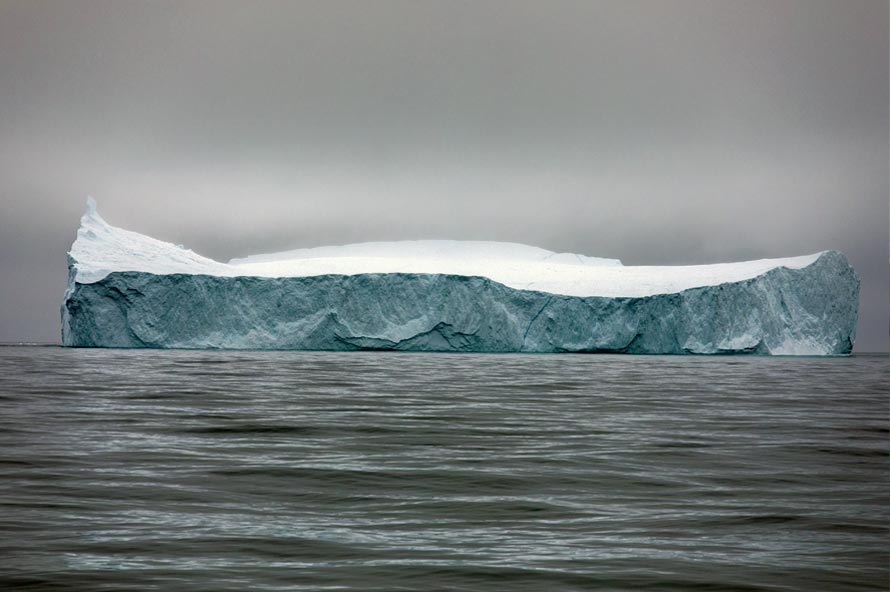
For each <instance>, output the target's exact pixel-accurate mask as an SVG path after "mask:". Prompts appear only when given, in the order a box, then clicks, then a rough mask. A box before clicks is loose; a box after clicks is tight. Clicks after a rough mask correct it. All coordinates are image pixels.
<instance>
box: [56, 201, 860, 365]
mask: <svg viewBox="0 0 890 592" xmlns="http://www.w3.org/2000/svg"><path fill="white" fill-rule="evenodd" d="M69 265H70V271H69V286H68V290H67V291H66V293H65V300H64V303H63V305H62V342H63V344H64V345H69V346H85V347H159V348H174V347H178V348H255V349H325V350H354V349H394V350H411V351H475V352H627V353H678V354H679V353H702V354H716V353H759V354H792V355H831V354H844V353H849V352H850V351H851V349H852V346H853V340H854V332H855V326H856V317H857V304H858V291H859V281H858V278H857V277H856V274H855V272H854V271H853V269H852V268H851V267H850V265H849V264H848V263H847V260H846V258H845V257H844V256H843V255H842V254H840V253H838V252H835V251H827V252H823V253H819V254H816V255H811V256H806V257H796V258H790V259H775V260H762V261H753V262H745V263H735V264H720V265H707V266H690V267H624V266H622V265H621V263H620V262H618V261H616V260H611V259H597V258H591V257H582V256H578V255H572V254H556V253H551V252H549V251H545V250H543V249H537V248H535V247H528V246H524V245H512V244H504V243H489V242H469V243H459V242H453V241H416V242H404V243H368V244H363V245H348V246H346V247H324V248H320V249H303V250H299V251H291V252H288V253H281V254H273V255H263V256H257V257H250V258H247V259H241V260H234V261H232V262H230V263H228V264H226V263H219V262H216V261H213V260H211V259H207V258H205V257H201V256H200V255H197V254H195V253H193V252H191V251H188V250H185V249H183V248H181V247H177V246H174V245H171V244H169V243H164V242H162V241H157V240H155V239H151V238H149V237H145V236H143V235H139V234H137V233H132V232H128V231H125V230H121V229H118V228H114V227H113V226H110V225H108V224H107V223H105V222H104V220H102V219H101V217H99V215H98V214H97V213H96V211H95V205H94V204H91V205H90V207H89V208H88V211H87V214H86V215H84V217H83V219H82V221H81V228H80V230H79V231H78V238H77V240H76V241H75V243H74V245H73V246H72V249H71V252H70V254H69Z"/></svg>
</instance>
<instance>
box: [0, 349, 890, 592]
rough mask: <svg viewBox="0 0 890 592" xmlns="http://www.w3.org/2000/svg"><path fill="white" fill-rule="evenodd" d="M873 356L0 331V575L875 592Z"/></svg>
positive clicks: (101, 581)
mask: <svg viewBox="0 0 890 592" xmlns="http://www.w3.org/2000/svg"><path fill="white" fill-rule="evenodd" d="M888 368H890V365H888V356H887V355H856V356H853V357H840V358H770V357H682V356H673V357H662V356H620V355H497V354H489V355H469V354H416V353H415V354H410V353H370V352H356V353H322V352H318V353H307V352H222V351H147V350H146V351H134V350H84V349H63V348H59V347H11V346H10V347H0V589H3V590H6V589H11V590H14V589H28V590H60V591H61V590H76V591H80V590H84V591H88V590H109V591H111V590H114V591H118V590H122V591H127V590H162V591H165V592H166V591H173V592H175V591H180V590H195V591H197V590H221V591H227V590H238V591H242V590H245V591H246V590H338V591H339V590H362V591H366V590H370V591H377V590H379V591H383V590H387V591H389V590H423V591H427V590H467V591H469V590H497V591H514V590H520V591H521V590H543V591H550V590H658V591H662V590H664V591H669V590H670V591H673V590H683V591H686V590H693V591H696V590H698V591H711V590H713V591H717V590H720V591H722V590H740V591H753V590H774V591H792V590H800V591H806V592H814V591H823V590H827V591H844V590H850V591H853V590H857V591H859V590H887V589H888V541H890V538H888V535H890V531H888V525H890V499H888V477H890V471H888V469H890V463H888V425H890V424H888V421H890V400H888V392H890V380H888V379H890V372H888Z"/></svg>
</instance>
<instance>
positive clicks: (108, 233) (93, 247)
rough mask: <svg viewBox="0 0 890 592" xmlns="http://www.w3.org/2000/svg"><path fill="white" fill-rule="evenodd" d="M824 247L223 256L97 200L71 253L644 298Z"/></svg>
mask: <svg viewBox="0 0 890 592" xmlns="http://www.w3.org/2000/svg"><path fill="white" fill-rule="evenodd" d="M820 255H822V253H815V254H812V255H804V256H800V257H789V258H783V259H760V260H756V261H746V262H740V263H719V264H714V265H689V266H660V267H659V266H623V265H622V264H621V262H620V261H618V260H616V259H601V258H597V257H586V256H583V255H575V254H571V253H554V252H552V251H547V250H545V249H540V248H538V247H532V246H527V245H521V244H516V243H499V242H488V241H445V240H423V241H399V242H379V243H359V244H352V245H344V246H330V247H317V248H311V249H298V250H293V251H287V252H283V253H272V254H266V255H255V256H251V257H246V258H243V259H233V260H232V261H230V262H229V263H221V262H218V261H214V260H213V259H209V258H207V257H203V256H201V255H198V254H197V253H194V252H193V251H191V250H188V249H185V248H183V247H180V246H177V245H173V244H171V243H167V242H164V241H160V240H157V239H154V238H151V237H148V236H145V235H142V234H139V233H136V232H131V231H128V230H123V229H120V228H116V227H114V226H111V225H110V224H108V223H107V222H105V220H103V219H102V217H101V216H100V215H99V213H98V211H97V209H96V202H95V201H94V200H92V198H90V199H89V200H88V202H87V211H86V213H85V214H84V215H83V217H82V218H81V225H80V228H79V229H78V232H77V239H76V240H75V242H74V244H73V245H72V247H71V250H70V252H69V257H70V262H71V265H72V269H73V273H74V277H73V279H74V282H76V283H80V284H91V283H95V282H98V281H100V280H102V279H103V278H105V277H106V276H108V274H110V273H113V272H119V271H135V272H144V273H151V274H156V275H166V274H193V275H210V276H219V277H251V276H253V277H276V278H286V277H292V278H296V277H311V276H321V275H330V274H335V275H348V276H352V275H360V274H371V273H415V274H448V275H458V276H479V277H485V278H489V279H491V280H494V281H496V282H499V283H501V284H504V285H506V286H508V287H510V288H515V289H520V290H535V291H539V292H546V293H550V294H559V295H565V296H604V297H643V296H652V295H656V294H672V293H676V292H680V291H683V290H687V289H690V288H698V287H704V286H716V285H720V284H726V283H734V282H740V281H743V280H747V279H751V278H755V277H758V276H760V275H763V274H765V273H767V272H768V271H770V270H772V269H777V268H788V269H803V268H805V267H807V266H809V265H811V264H813V263H814V262H815V261H816V260H817V259H819V257H820Z"/></svg>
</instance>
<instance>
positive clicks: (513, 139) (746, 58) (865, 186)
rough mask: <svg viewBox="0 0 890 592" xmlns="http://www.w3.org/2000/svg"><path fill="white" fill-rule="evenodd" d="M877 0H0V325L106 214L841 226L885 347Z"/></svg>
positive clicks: (883, 56)
mask: <svg viewBox="0 0 890 592" xmlns="http://www.w3.org/2000/svg"><path fill="white" fill-rule="evenodd" d="M888 52H890V48H888V4H887V2H886V1H884V0H844V1H842V2H841V1H837V0H830V1H825V2H822V1H819V0H799V1H798V0H762V1H759V0H747V1H742V0H727V1H715V0H696V1H692V0H651V1H629V0H614V1H599V2H597V1H594V0H582V1H579V2H568V1H554V0H547V1H543V0H536V1H531V2H525V1H519V0H503V1H486V0H472V1H457V0H455V1H444V0H441V1H435V2H433V1H422V0H420V1H419V0H400V1H388V0H376V1H373V2H370V1H367V0H357V1H355V2H340V1H336V0H323V1H319V2H301V1H296V0H295V1H288V2H268V1H259V2H255V1H254V2H244V1H241V0H238V1H233V2H224V1H220V0H211V1H206V2H203V1H202V2H194V1H192V2H190V1H182V0H177V1H169V2H164V1H158V2H136V1H133V2H120V1H117V0H110V1H93V0H78V1H55V2H54V1H50V0H44V1H40V2H35V1H34V0H21V1H19V0H0V208H2V210H0V302H2V307H0V341H39V342H58V341H59V305H60V303H61V299H62V293H63V291H64V289H65V285H66V259H65V253H66V251H67V249H68V247H69V246H70V243H71V242H72V241H73V239H74V237H75V232H76V229H77V225H78V218H79V216H80V215H81V213H82V211H83V209H84V201H85V198H86V196H87V195H88V194H92V195H93V196H94V197H95V198H96V199H97V200H98V202H99V208H100V211H101V212H102V214H103V216H104V217H105V218H106V219H107V220H108V221H109V222H110V223H112V224H114V225H117V226H121V227H124V228H127V229H130V230H135V231H138V232H142V233H145V234H149V235H151V236H155V237H157V238H162V239H165V240H169V241H173V242H176V243H183V244H185V245H186V246H188V247H190V248H192V249H194V250H195V251H197V252H199V253H201V254H203V255H207V256H210V257H213V258H216V259H222V260H228V259H229V258H231V257H236V256H243V255H248V254H254V253H262V252H266V251H275V250H284V249H288V248H297V247H306V246H316V245H323V244H341V243H347V242H358V241H368V240H395V239H418V238H454V239H485V240H503V241H514V242H523V243H529V244H533V245H537V246H541V247H545V248H548V249H551V250H555V251H572V252H578V253H583V254H587V255H596V256H602V257H614V258H619V259H621V260H622V261H623V262H624V263H625V264H689V263H711V262H718V261H733V260H744V259H752V258H762V257H780V256H789V255H799V254H805V253H813V252H817V251H821V250H825V249H839V250H841V251H843V252H844V253H846V255H847V256H848V258H849V259H850V261H851V263H852V264H853V265H854V267H855V268H856V270H857V271H858V273H859V275H860V277H861V279H862V295H861V305H860V324H859V328H858V339H857V343H856V349H857V351H870V350H882V351H886V350H887V347H888V318H890V310H888V309H890V294H888V286H890V278H888V272H890V270H888V268H890V266H888V256H890V245H888V225H890V211H888V201H890V197H888V195H890V187H888V168H890V152H888V137H890V136H888V134H890V128H888V104H890V100H888Z"/></svg>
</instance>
